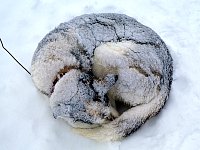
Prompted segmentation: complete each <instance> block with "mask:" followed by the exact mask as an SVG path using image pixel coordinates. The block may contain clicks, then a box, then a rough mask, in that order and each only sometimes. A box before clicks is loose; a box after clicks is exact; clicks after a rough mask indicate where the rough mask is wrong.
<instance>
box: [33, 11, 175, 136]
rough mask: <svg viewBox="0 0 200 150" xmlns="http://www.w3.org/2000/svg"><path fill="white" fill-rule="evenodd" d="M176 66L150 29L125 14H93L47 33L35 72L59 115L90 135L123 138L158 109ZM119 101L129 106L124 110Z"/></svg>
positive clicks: (169, 85) (36, 79) (40, 86)
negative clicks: (118, 103) (118, 104)
mask: <svg viewBox="0 0 200 150" xmlns="http://www.w3.org/2000/svg"><path fill="white" fill-rule="evenodd" d="M172 70H173V68H172V58H171V56H170V54H169V51H168V49H167V47H166V45H165V43H164V42H163V41H162V40H161V38H160V37H159V36H158V35H157V34H156V33H155V32H154V31H152V30H151V29H150V28H148V27H146V26H144V25H142V24H140V23H139V22H137V21H136V20H135V19H133V18H131V17H128V16H126V15H122V14H89V15H83V16H80V17H76V18H74V19H72V20H71V21H69V22H66V23H62V24H60V25H59V26H58V27H57V28H56V29H54V30H53V31H51V32H50V33H49V34H47V35H46V36H45V38H44V39H43V40H42V41H41V42H40V43H39V45H38V47H37V50H36V51H35V54H34V56H33V60H32V70H31V75H32V79H33V82H34V83H35V86H36V87H37V88H38V89H39V90H40V91H41V92H42V93H45V94H46V95H48V96H49V97H50V105H51V108H52V111H53V115H54V117H55V118H62V119H64V120H65V121H67V122H68V123H69V124H70V125H71V126H73V127H75V128H76V131H77V132H79V133H80V134H82V135H85V136H87V137H89V138H92V139H97V140H119V139H121V138H123V137H125V136H127V135H129V134H130V133H132V132H134V131H135V130H136V129H138V128H139V127H140V126H141V125H142V124H143V123H144V122H145V121H146V120H147V119H148V118H150V117H152V116H154V115H156V114H157V113H158V112H159V111H160V109H161V108H162V107H163V105H164V103H165V101H166V99H167V98H168V95H169V92H170V87H171V82H172ZM116 101H121V102H122V103H125V104H126V105H129V106H130V107H129V109H126V110H124V111H122V112H120V111H119V108H118V107H120V106H116V104H115V102H116Z"/></svg>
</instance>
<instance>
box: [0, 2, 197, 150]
mask: <svg viewBox="0 0 200 150" xmlns="http://www.w3.org/2000/svg"><path fill="white" fill-rule="evenodd" d="M0 2H1V4H0V18H1V23H0V38H2V40H3V42H4V46H5V47H6V48H7V49H9V50H10V51H11V52H12V54H13V55H14V56H15V57H16V58H17V59H18V60H20V62H21V63H22V64H24V66H25V67H26V68H27V69H28V70H30V65H31V60H32V55H33V53H34V51H35V49H36V47H37V44H38V42H39V41H40V40H41V39H42V38H43V37H44V36H45V35H46V34H47V33H48V32H49V31H51V30H52V29H54V28H55V27H56V26H58V25H59V24H60V23H61V22H65V21H69V20H70V19H72V18H73V17H75V16H78V15H82V14H85V13H100V12H101V13H103V12H112V13H124V14H126V15H129V16H131V17H133V18H135V19H137V20H138V21H139V22H141V23H142V24H144V25H147V26H149V27H151V28H152V29H153V30H154V31H156V32H157V33H158V34H159V35H160V36H161V38H162V39H163V40H164V41H165V43H166V44H167V45H168V47H169V49H170V52H171V54H172V57H173V59H174V75H173V78H174V80H173V83H172V90H171V93H170V98H169V99H168V101H167V103H166V105H165V107H164V108H163V109H162V111H161V112H160V113H159V114H158V115H157V116H156V117H154V118H152V119H150V120H149V121H147V122H146V123H145V125H144V126H143V127H142V128H140V129H139V130H138V131H137V132H135V133H134V134H132V135H131V136H129V137H128V138H126V139H124V140H123V141H118V142H107V143H100V142H96V141H93V140H89V139H87V138H84V137H82V136H80V135H78V134H76V133H74V132H73V130H72V128H70V127H69V126H68V125H67V124H66V123H65V122H63V121H62V120H56V119H54V117H53V116H52V113H51V110H50V106H49V99H48V97H46V96H44V95H42V94H40V92H39V91H37V89H36V88H35V86H34V85H33V82H32V80H31V77H30V75H29V74H27V73H26V72H25V71H24V70H22V69H21V68H20V66H19V65H17V63H16V62H14V61H13V59H12V58H11V57H10V56H9V55H8V54H7V53H6V52H5V51H4V50H3V49H2V48H0V69H1V73H0V91H1V92H0V102H1V103H0V119H1V123H0V150H13V149H14V150H54V149H56V150H64V149H67V150H76V149H83V150H90V149H96V150H98V149H99V150H100V149H104V150H119V149H120V150H132V149H134V150H146V149H151V150H169V149H170V150H189V149H191V150H198V149H200V143H199V140H200V79H199V77H200V69H199V68H200V67H199V64H200V59H199V58H200V47H199V41H200V34H199V33H200V17H199V16H200V1H197V0H179V1H174V0H167V1H166V0H160V1H156V0H134V1H132V0H127V1H123V0H105V1H104V0H102V1H90V0H84V1H80V0H79V1H78V0H73V1H72V0H60V1H59V2H58V1H56V0H29V1H23V0H18V1H12V0H6V1H3V0H0Z"/></svg>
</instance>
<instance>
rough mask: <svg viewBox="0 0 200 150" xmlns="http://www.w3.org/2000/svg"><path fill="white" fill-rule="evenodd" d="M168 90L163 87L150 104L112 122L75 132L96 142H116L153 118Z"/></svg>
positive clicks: (162, 104)
mask: <svg viewBox="0 0 200 150" xmlns="http://www.w3.org/2000/svg"><path fill="white" fill-rule="evenodd" d="M168 95H169V89H167V88H166V87H163V88H162V89H161V91H160V92H159V94H158V96H156V97H155V98H154V99H153V100H152V101H151V102H149V103H147V104H141V105H138V106H135V107H132V108H131V109H129V110H127V111H125V112H124V113H123V114H122V115H121V116H120V117H118V118H117V119H115V120H113V121H112V122H110V123H108V124H105V125H102V126H101V127H98V128H92V129H75V131H76V132H78V133H80V134H81V135H84V136H86V137H88V138H91V139H94V140H98V141H116V140H120V139H122V138H123V137H126V136H128V135H129V134H131V133H132V132H134V131H136V130H137V129H138V128H139V127H140V126H141V125H142V124H144V122H145V121H146V120H147V119H149V118H151V117H153V116H155V115H156V114H157V113H158V112H159V111H160V109H161V108H162V107H163V106H164V104H165V101H166V99H167V98H168Z"/></svg>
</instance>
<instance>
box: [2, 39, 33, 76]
mask: <svg viewBox="0 0 200 150" xmlns="http://www.w3.org/2000/svg"><path fill="white" fill-rule="evenodd" d="M0 42H1V46H2V48H3V49H4V50H5V51H6V52H7V53H8V54H9V55H10V56H11V57H12V58H13V59H14V60H15V61H16V62H17V63H18V64H19V65H20V66H21V67H22V68H23V69H24V70H25V71H26V72H27V73H28V74H29V75H31V73H30V72H29V71H28V70H27V69H26V68H25V67H24V66H23V65H22V64H21V63H20V62H19V61H18V60H17V59H16V58H15V57H14V56H13V55H12V54H11V53H10V52H9V51H8V50H7V49H6V48H5V47H4V45H3V41H2V40H1V38H0Z"/></svg>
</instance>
